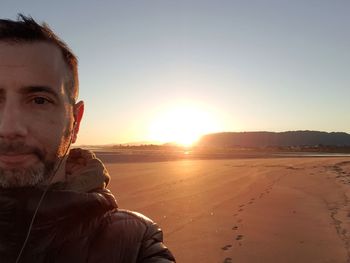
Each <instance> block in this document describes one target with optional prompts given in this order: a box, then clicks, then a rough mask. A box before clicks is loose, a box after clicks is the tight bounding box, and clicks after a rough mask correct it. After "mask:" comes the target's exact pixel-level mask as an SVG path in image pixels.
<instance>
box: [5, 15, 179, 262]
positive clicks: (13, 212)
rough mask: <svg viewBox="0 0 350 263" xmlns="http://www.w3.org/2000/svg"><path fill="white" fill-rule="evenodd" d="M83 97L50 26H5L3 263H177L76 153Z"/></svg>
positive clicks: (88, 158) (72, 64)
mask: <svg viewBox="0 0 350 263" xmlns="http://www.w3.org/2000/svg"><path fill="white" fill-rule="evenodd" d="M77 95H78V72H77V59H76V57H75V56H74V54H73V53H72V52H71V51H70V50H69V48H68V47H67V45H66V44H65V43H64V42H62V41H61V40H60V39H59V38H58V37H57V36H56V35H55V34H54V33H53V32H52V31H51V30H50V29H49V27H48V26H47V25H45V24H44V25H39V24H37V23H36V22H35V21H34V20H33V19H32V18H28V17H25V16H23V15H19V18H18V20H17V21H12V20H0V207H1V209H0V262H39V263H40V262H50V263H51V262H65V263H69V262H75V263H79V262H91V263H97V262H115V263H122V262H125V263H132V262H145V263H146V262H164V263H166V262H175V259H174V257H173V256H172V254H171V252H170V251H169V250H168V249H167V248H166V247H165V246H164V245H163V243H162V242H163V240H162V232H161V230H160V229H159V227H158V226H157V225H156V224H155V223H153V222H152V221H151V220H150V219H148V218H146V217H144V216H142V215H141V214H138V213H136V212H131V211H125V210H119V209H118V208H117V204H116V201H115V199H114V197H113V195H112V194H111V193H110V192H109V191H108V190H107V189H106V188H105V187H106V185H107V183H108V181H109V175H108V172H107V171H106V169H105V167H104V166H103V164H102V163H101V162H100V161H99V160H98V159H96V158H95V156H94V154H92V153H91V152H88V151H84V150H81V149H73V150H71V151H69V148H70V145H71V143H74V142H75V141H76V138H77V134H78V131H79V126H80V122H81V120H82V116H83V112H84V104H83V102H82V101H80V102H78V103H76V99H77Z"/></svg>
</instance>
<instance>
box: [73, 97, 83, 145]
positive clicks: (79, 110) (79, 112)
mask: <svg viewBox="0 0 350 263" xmlns="http://www.w3.org/2000/svg"><path fill="white" fill-rule="evenodd" d="M73 114H74V125H73V131H72V132H73V134H72V136H73V137H72V143H75V142H76V140H77V135H78V132H79V127H80V122H81V119H82V118H83V115H84V102H83V101H79V102H78V103H76V104H75V105H74V107H73Z"/></svg>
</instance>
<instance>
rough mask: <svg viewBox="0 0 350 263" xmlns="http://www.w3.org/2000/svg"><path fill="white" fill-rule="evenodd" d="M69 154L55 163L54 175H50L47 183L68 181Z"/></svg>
mask: <svg viewBox="0 0 350 263" xmlns="http://www.w3.org/2000/svg"><path fill="white" fill-rule="evenodd" d="M67 157H68V155H66V156H64V157H63V159H59V160H58V161H57V163H56V165H55V168H54V170H53V173H54V174H53V175H52V176H53V177H50V178H49V179H48V181H47V182H46V183H47V184H53V183H57V182H64V181H66V162H67Z"/></svg>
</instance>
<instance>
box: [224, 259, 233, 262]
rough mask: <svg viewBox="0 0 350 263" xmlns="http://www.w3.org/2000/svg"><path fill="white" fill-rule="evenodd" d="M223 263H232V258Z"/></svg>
mask: <svg viewBox="0 0 350 263" xmlns="http://www.w3.org/2000/svg"><path fill="white" fill-rule="evenodd" d="M223 263H232V258H225V259H224V261H223Z"/></svg>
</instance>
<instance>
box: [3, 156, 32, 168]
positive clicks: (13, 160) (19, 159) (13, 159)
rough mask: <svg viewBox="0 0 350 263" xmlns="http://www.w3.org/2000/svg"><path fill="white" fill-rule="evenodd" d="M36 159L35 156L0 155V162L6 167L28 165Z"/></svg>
mask: <svg viewBox="0 0 350 263" xmlns="http://www.w3.org/2000/svg"><path fill="white" fill-rule="evenodd" d="M35 159H36V156H35V154H32V153H28V154H0V162H1V163H4V164H7V165H14V164H16V165H18V164H25V163H30V162H32V161H34V160H35Z"/></svg>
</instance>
